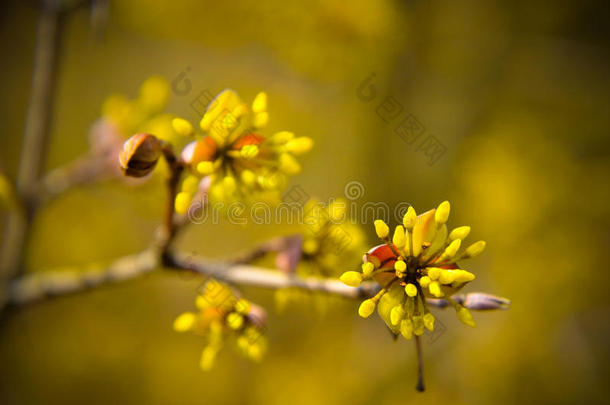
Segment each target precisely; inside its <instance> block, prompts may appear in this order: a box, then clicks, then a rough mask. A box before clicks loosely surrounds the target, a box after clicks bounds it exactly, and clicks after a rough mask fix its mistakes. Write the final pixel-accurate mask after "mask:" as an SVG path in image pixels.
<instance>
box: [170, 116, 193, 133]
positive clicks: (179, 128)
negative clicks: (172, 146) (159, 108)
mask: <svg viewBox="0 0 610 405" xmlns="http://www.w3.org/2000/svg"><path fill="white" fill-rule="evenodd" d="M172 128H173V129H174V131H176V132H177V133H179V134H180V135H184V136H188V135H192V134H193V132H194V131H195V129H194V128H193V125H192V124H191V123H190V122H188V121H187V120H185V119H182V118H174V119H173V120H172Z"/></svg>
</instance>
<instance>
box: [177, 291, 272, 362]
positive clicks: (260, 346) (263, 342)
mask: <svg viewBox="0 0 610 405" xmlns="http://www.w3.org/2000/svg"><path fill="white" fill-rule="evenodd" d="M195 305H196V307H197V309H198V312H185V313H183V314H181V315H180V316H178V318H176V320H175V321H174V330H176V331H177V332H187V331H191V332H194V333H196V334H198V335H200V336H203V337H205V338H206V341H207V345H206V347H205V348H204V349H203V352H202V354H201V361H200V366H201V368H202V369H203V370H206V371H207V370H210V369H211V368H212V366H213V365H214V360H215V358H216V355H217V353H218V351H219V350H220V349H221V348H222V346H223V344H224V342H225V340H226V339H227V338H229V337H230V336H235V338H236V339H235V344H236V348H237V350H238V352H239V353H241V354H242V355H243V356H245V357H246V358H248V359H250V360H253V361H257V362H258V361H260V360H262V358H263V356H264V354H265V351H266V349H267V338H266V336H265V335H264V327H265V323H266V319H265V318H266V315H265V312H264V310H263V309H262V308H261V307H259V306H257V305H254V304H252V303H251V302H249V301H247V300H246V299H243V298H239V297H238V296H237V294H236V293H235V292H234V291H233V290H232V289H231V288H229V287H228V286H227V285H225V284H223V283H220V282H218V281H216V280H210V281H208V282H207V283H206V284H205V285H204V287H203V289H202V292H201V293H200V294H199V295H198V296H197V299H196V301H195Z"/></svg>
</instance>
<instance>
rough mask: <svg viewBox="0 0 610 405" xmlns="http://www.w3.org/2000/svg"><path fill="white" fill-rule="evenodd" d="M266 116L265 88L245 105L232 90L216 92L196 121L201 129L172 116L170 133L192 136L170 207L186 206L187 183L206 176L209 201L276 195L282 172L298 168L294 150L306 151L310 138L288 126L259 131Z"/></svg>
mask: <svg viewBox="0 0 610 405" xmlns="http://www.w3.org/2000/svg"><path fill="white" fill-rule="evenodd" d="M268 120H269V114H268V113H267V95H266V94H265V93H259V94H258V95H257V96H256V97H255V99H254V101H253V103H252V105H251V106H248V105H247V104H245V103H244V102H242V100H241V99H240V98H239V96H238V95H237V93H235V92H234V91H232V90H225V91H223V92H221V93H220V94H219V95H218V96H216V98H215V99H214V100H213V101H212V102H211V103H210V105H209V106H208V108H207V110H206V112H205V114H204V116H203V118H202V119H201V122H200V123H199V128H200V129H201V131H202V132H203V133H202V134H197V133H196V130H195V128H194V127H193V125H192V124H191V123H190V122H189V121H187V120H185V119H182V118H175V119H174V120H173V121H172V125H173V128H174V130H175V131H176V133H178V134H181V135H183V136H191V137H195V138H196V140H194V141H193V142H191V143H189V144H188V145H187V146H186V147H185V148H184V150H183V151H182V155H181V161H182V162H183V163H184V164H185V166H187V167H188V169H189V171H190V173H191V176H189V177H187V178H186V179H185V181H184V183H183V186H182V189H181V191H180V193H179V194H178V195H177V197H176V204H175V208H176V211H177V212H179V213H185V212H186V211H187V210H188V208H189V206H190V204H191V201H192V199H193V196H194V192H193V189H194V187H193V184H195V182H196V181H197V179H201V178H203V177H208V176H209V178H210V188H209V197H210V200H211V201H212V202H216V201H223V202H231V201H237V200H239V201H249V200H250V199H251V198H253V197H254V195H256V197H255V198H256V199H257V200H259V201H260V200H270V201H274V200H277V194H278V193H277V192H278V190H279V189H281V188H282V187H283V186H284V185H285V183H286V178H287V176H290V175H294V174H297V173H298V172H299V171H300V170H301V166H300V165H299V163H298V161H297V160H296V158H295V156H298V155H301V154H304V153H306V152H308V151H309V150H310V149H311V147H312V146H313V141H312V140H311V139H310V138H308V137H296V136H295V135H294V134H293V133H292V132H288V131H281V132H277V133H275V134H273V135H271V136H265V135H263V134H261V130H262V129H263V128H264V127H265V126H266V125H267V122H268Z"/></svg>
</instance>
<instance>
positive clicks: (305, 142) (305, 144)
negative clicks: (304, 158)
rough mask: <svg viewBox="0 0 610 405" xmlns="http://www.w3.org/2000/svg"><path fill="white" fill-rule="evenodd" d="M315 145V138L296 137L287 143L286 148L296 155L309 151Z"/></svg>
mask: <svg viewBox="0 0 610 405" xmlns="http://www.w3.org/2000/svg"><path fill="white" fill-rule="evenodd" d="M312 147H313V140H312V139H311V138H309V137H306V136H301V137H298V138H294V139H292V140H290V141H288V142H287V143H286V150H287V151H288V152H291V153H293V154H295V155H302V154H303V153H307V152H309V151H310V150H311V148H312Z"/></svg>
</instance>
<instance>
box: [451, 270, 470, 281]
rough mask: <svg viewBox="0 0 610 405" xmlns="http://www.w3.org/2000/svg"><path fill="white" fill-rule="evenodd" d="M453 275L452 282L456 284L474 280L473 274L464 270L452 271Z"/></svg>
mask: <svg viewBox="0 0 610 405" xmlns="http://www.w3.org/2000/svg"><path fill="white" fill-rule="evenodd" d="M453 273H454V274H455V280H454V281H455V282H458V283H467V282H469V281H472V280H474V278H475V276H474V274H472V273H471V272H469V271H466V270H454V271H453Z"/></svg>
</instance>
